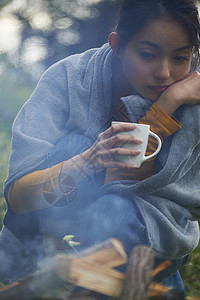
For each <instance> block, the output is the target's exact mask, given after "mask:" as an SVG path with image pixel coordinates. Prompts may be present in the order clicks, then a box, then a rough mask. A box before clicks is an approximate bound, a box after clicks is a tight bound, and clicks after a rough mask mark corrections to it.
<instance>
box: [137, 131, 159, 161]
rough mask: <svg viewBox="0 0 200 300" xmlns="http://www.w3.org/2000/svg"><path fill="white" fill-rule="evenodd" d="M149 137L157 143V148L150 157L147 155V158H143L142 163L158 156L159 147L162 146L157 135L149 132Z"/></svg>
mask: <svg viewBox="0 0 200 300" xmlns="http://www.w3.org/2000/svg"><path fill="white" fill-rule="evenodd" d="M149 135H151V136H153V137H154V138H155V139H156V140H157V141H158V147H157V149H156V151H155V152H154V153H152V154H150V155H147V156H144V157H143V160H142V162H144V161H146V160H148V159H150V158H152V157H154V156H156V155H157V154H158V152H159V151H160V149H161V146H162V142H161V139H160V138H159V136H158V135H157V134H155V133H154V132H152V131H149Z"/></svg>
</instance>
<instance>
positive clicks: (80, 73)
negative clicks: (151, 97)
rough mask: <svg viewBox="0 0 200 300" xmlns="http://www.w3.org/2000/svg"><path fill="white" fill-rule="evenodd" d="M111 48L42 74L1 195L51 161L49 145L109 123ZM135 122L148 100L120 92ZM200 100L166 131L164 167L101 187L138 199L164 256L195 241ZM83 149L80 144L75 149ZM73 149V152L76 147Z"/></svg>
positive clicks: (20, 121) (181, 252)
mask: <svg viewBox="0 0 200 300" xmlns="http://www.w3.org/2000/svg"><path fill="white" fill-rule="evenodd" d="M112 58H113V52H112V50H111V49H110V47H109V45H108V44H106V45H104V46H103V47H101V48H99V49H91V50H88V51H86V52H85V53H83V54H77V55H73V56H70V57H68V58H66V59H64V60H62V61H60V62H58V63H56V64H55V65H53V66H52V67H50V68H49V69H48V70H47V71H46V72H45V73H44V75H43V76H42V78H41V80H40V81H39V83H38V85H37V87H36V89H35V91H34V92H33V94H32V96H31V97H30V99H29V100H28V101H27V102H26V104H25V105H24V106H23V107H22V109H21V111H20V112H19V114H18V115H17V117H16V119H15V122H14V124H13V137H12V149H11V156H10V162H9V174H8V177H7V179H6V181H5V186H4V192H5V198H6V195H7V191H8V189H9V186H10V184H11V183H12V182H14V181H15V180H16V179H17V178H20V177H21V176H24V175H26V174H28V173H30V172H32V171H34V170H39V169H43V168H47V167H49V165H48V163H47V156H48V153H49V151H50V150H51V149H52V148H53V147H54V146H55V145H56V144H57V143H58V141H59V140H61V139H62V138H63V137H64V136H67V135H68V134H69V133H74V134H81V135H85V136H86V137H87V139H88V141H89V143H88V144H87V145H85V146H86V147H85V148H87V147H90V146H91V145H92V143H93V142H94V141H95V139H96V137H97V135H98V134H99V133H100V132H102V131H104V130H105V129H106V128H108V127H109V126H110V121H111V119H112V115H111V105H112V103H111V99H112V68H111V63H112ZM123 101H124V103H125V107H126V109H127V112H128V114H129V118H130V120H131V121H133V122H136V121H137V120H138V119H139V118H140V117H141V114H144V113H145V111H146V110H147V109H148V108H149V106H150V105H151V103H152V102H150V101H148V100H146V99H143V98H142V97H140V96H139V95H135V96H130V97H125V98H124V99H123ZM199 116H200V106H199V105H195V106H183V107H180V108H179V109H178V110H177V112H176V117H177V118H178V120H179V121H180V123H181V125H182V129H181V130H180V131H178V132H177V133H176V134H174V135H173V137H172V138H170V139H169V138H168V139H167V140H166V141H165V142H164V144H163V146H162V150H161V152H160V153H159V155H158V159H159V160H160V163H161V165H162V169H161V170H160V171H159V172H158V173H157V174H155V175H154V176H152V177H150V178H148V179H145V180H143V181H135V182H134V181H117V182H112V183H109V184H107V185H105V186H104V187H103V188H102V190H103V192H104V193H121V194H122V196H123V195H128V197H131V199H133V201H135V202H137V203H138V208H139V209H140V210H141V212H142V214H143V216H144V219H145V221H146V224H147V230H148V233H149V237H150V240H151V243H152V247H153V249H154V250H155V251H156V252H157V253H158V254H159V255H160V256H163V257H169V258H174V259H175V258H181V257H183V256H185V255H187V254H188V253H189V252H190V251H192V250H193V249H194V248H195V247H196V246H197V244H198V240H199V231H198V223H197V221H196V220H198V219H200V184H199V182H200V118H199ZM81 150H82V149H77V153H78V152H81ZM77 153H74V155H75V154H77Z"/></svg>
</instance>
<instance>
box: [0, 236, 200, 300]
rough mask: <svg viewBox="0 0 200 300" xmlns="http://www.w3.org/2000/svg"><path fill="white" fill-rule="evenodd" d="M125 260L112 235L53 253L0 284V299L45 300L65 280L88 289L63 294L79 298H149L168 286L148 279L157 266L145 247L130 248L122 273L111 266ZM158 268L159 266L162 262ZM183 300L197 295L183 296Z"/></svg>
mask: <svg viewBox="0 0 200 300" xmlns="http://www.w3.org/2000/svg"><path fill="white" fill-rule="evenodd" d="M126 261H127V257H126V254H125V252H124V250H123V247H122V245H121V244H120V243H119V242H118V241H116V240H114V239H112V240H109V241H105V242H103V243H101V244H99V245H97V246H95V247H92V248H91V249H88V250H86V251H84V252H82V253H80V255H75V256H72V255H70V256H69V255H56V256H55V257H53V262H52V264H51V265H50V266H48V267H47V268H46V269H44V270H42V271H40V272H36V273H34V274H32V275H30V276H28V277H26V278H23V279H21V280H19V281H18V282H14V283H12V284H11V285H9V286H6V287H3V288H1V289H0V299H1V300H10V299H12V300H32V299H34V300H36V299H40V297H42V298H45V297H46V300H47V299H50V298H52V299H54V300H59V295H58V294H56V292H57V291H58V290H59V289H66V284H67V285H70V286H72V287H74V286H79V287H82V288H84V289H87V290H88V291H90V292H89V293H88V294H87V293H86V295H87V296H86V297H85V295H84V294H82V296H80V294H79V295H78V294H76V293H75V294H74V290H73V288H72V290H71V292H70V291H69V293H68V295H69V297H68V298H66V299H79V298H80V299H82V300H84V299H85V300H86V299H88V300H89V299H91V300H97V299H104V297H106V296H109V297H113V298H119V297H120V299H121V300H122V299H125V300H129V299H131V300H132V299H133V297H134V300H138V299H142V300H144V299H145V297H146V298H147V295H148V297H149V298H150V299H151V297H154V296H158V295H163V294H164V293H166V292H168V291H170V290H171V289H170V288H169V287H165V286H163V285H161V284H158V283H153V282H151V279H152V276H153V275H154V274H156V273H157V272H158V269H157V270H156V271H155V272H152V268H153V261H154V255H153V251H152V249H150V248H149V247H137V248H135V249H134V250H133V252H132V255H131V259H130V262H129V264H128V266H127V271H126V275H124V274H123V273H121V272H119V271H117V270H115V269H113V267H116V266H119V265H121V264H124V263H125V262H126ZM160 269H163V266H162V267H161V268H160ZM160 269H159V270H160ZM139 286H140V289H138V287H139ZM132 289H133V291H132ZM138 290H139V292H138ZM47 292H49V293H47ZM134 293H135V294H134ZM47 294H48V295H47ZM99 294H100V295H101V296H100V297H99ZM138 295H139V296H138ZM143 296H144V297H143ZM78 297H79V298H78ZM81 297H82V298H81ZM139 297H140V298H139ZM142 297H143V298H142ZM152 299H153V298H152ZM158 299H159V298H158ZM186 300H200V299H193V298H191V299H190V298H186Z"/></svg>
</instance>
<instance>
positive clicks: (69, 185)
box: [8, 162, 76, 213]
mask: <svg viewBox="0 0 200 300" xmlns="http://www.w3.org/2000/svg"><path fill="white" fill-rule="evenodd" d="M62 165H63V162H61V163H59V164H57V165H55V166H53V167H51V168H47V169H45V170H41V171H35V172H32V173H30V174H27V175H25V176H23V177H21V178H20V179H17V180H15V182H14V183H13V184H11V186H10V188H9V191H8V202H9V204H10V206H11V207H12V208H13V209H14V210H15V211H16V212H17V213H25V212H29V211H32V210H38V209H42V208H46V207H49V206H50V205H53V204H55V203H56V202H57V201H59V200H61V198H62V197H65V198H66V200H68V199H67V198H68V196H69V195H70V194H71V193H72V192H73V191H74V189H75V188H76V186H75V185H74V182H72V180H70V177H68V178H67V179H68V180H67V182H64V181H62V180H61V178H60V174H61V172H62ZM23 199H24V200H23ZM27 199H28V201H27ZM22 202H23V203H22ZM68 202H69V201H68ZM18 203H20V206H19V205H18ZM19 207H20V209H19Z"/></svg>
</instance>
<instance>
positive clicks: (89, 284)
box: [54, 255, 124, 298]
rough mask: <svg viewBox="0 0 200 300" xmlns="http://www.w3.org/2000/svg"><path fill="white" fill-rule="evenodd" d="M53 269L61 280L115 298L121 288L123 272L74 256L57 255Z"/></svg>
mask: <svg viewBox="0 0 200 300" xmlns="http://www.w3.org/2000/svg"><path fill="white" fill-rule="evenodd" d="M54 270H55V271H56V273H57V275H58V276H59V277H60V278H61V279H62V280H64V281H66V282H70V283H73V284H75V285H77V286H80V287H83V288H86V289H89V290H92V291H95V292H98V293H101V294H104V295H108V296H112V297H116V298H117V297H118V295H119V294H120V291H121V289H122V284H123V279H124V274H123V273H121V272H119V271H117V270H114V269H109V268H107V267H105V266H99V265H97V264H90V263H85V262H84V261H80V260H79V259H76V258H75V257H70V256H68V257H64V256H63V255H60V256H57V257H56V259H55V263H54Z"/></svg>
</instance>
